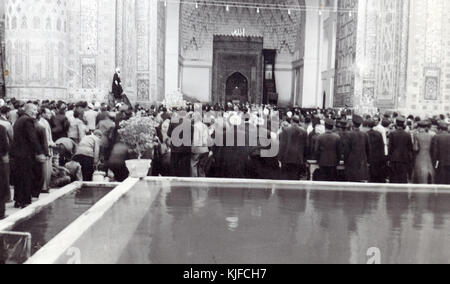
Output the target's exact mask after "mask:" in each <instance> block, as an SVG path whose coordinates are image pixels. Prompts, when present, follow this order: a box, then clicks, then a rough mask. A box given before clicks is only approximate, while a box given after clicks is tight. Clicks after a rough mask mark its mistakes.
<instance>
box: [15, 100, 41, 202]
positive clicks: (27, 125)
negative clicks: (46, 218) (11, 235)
mask: <svg viewBox="0 0 450 284" xmlns="http://www.w3.org/2000/svg"><path fill="white" fill-rule="evenodd" d="M24 111H25V114H24V115H22V116H21V117H20V118H19V119H18V120H17V121H16V123H15V124H14V143H13V145H12V150H11V155H12V156H13V157H14V159H15V164H16V169H15V171H16V173H17V175H19V174H20V175H23V176H21V177H18V178H17V180H16V182H15V190H14V200H15V201H16V204H15V207H16V208H25V207H27V206H28V205H30V204H31V197H32V196H31V195H32V192H33V188H34V184H33V181H34V180H35V178H34V175H33V165H34V164H35V161H38V162H45V161H46V160H47V159H46V157H45V155H44V150H43V149H42V148H41V146H40V143H39V140H38V137H37V134H36V127H35V120H36V117H37V114H38V109H37V106H36V105H34V104H27V105H25V108H24Z"/></svg>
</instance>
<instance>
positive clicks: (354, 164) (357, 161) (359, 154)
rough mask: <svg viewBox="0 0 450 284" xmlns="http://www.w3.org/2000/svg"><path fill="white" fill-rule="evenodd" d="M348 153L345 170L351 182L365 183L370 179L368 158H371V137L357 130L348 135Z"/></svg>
mask: <svg viewBox="0 0 450 284" xmlns="http://www.w3.org/2000/svg"><path fill="white" fill-rule="evenodd" d="M347 150H348V153H346V156H345V170H346V173H347V179H348V180H349V181H363V180H367V179H368V178H369V168H368V166H367V164H368V157H369V156H370V144H369V135H367V133H364V132H361V131H360V130H359V129H355V130H353V131H352V132H350V133H349V134H348V149H347Z"/></svg>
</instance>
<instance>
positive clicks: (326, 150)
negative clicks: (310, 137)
mask: <svg viewBox="0 0 450 284" xmlns="http://www.w3.org/2000/svg"><path fill="white" fill-rule="evenodd" d="M315 152H316V156H317V159H318V162H319V166H321V167H336V166H337V165H339V163H340V162H341V138H340V137H339V135H337V134H336V133H332V132H331V131H329V130H327V132H325V133H324V134H322V135H320V136H319V137H318V138H317V141H316V149H315Z"/></svg>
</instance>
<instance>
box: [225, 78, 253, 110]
mask: <svg viewBox="0 0 450 284" xmlns="http://www.w3.org/2000/svg"><path fill="white" fill-rule="evenodd" d="M225 95H226V100H227V101H232V102H236V101H239V102H240V103H246V102H248V101H249V100H248V80H247V78H246V77H245V76H244V75H242V74H241V73H240V72H235V73H233V74H231V75H230V76H229V77H228V79H227V83H226V92H225Z"/></svg>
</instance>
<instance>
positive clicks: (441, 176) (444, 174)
mask: <svg viewBox="0 0 450 284" xmlns="http://www.w3.org/2000/svg"><path fill="white" fill-rule="evenodd" d="M436 180H437V183H438V184H448V185H450V166H444V167H442V166H441V167H439V168H438V170H437V178H436Z"/></svg>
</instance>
